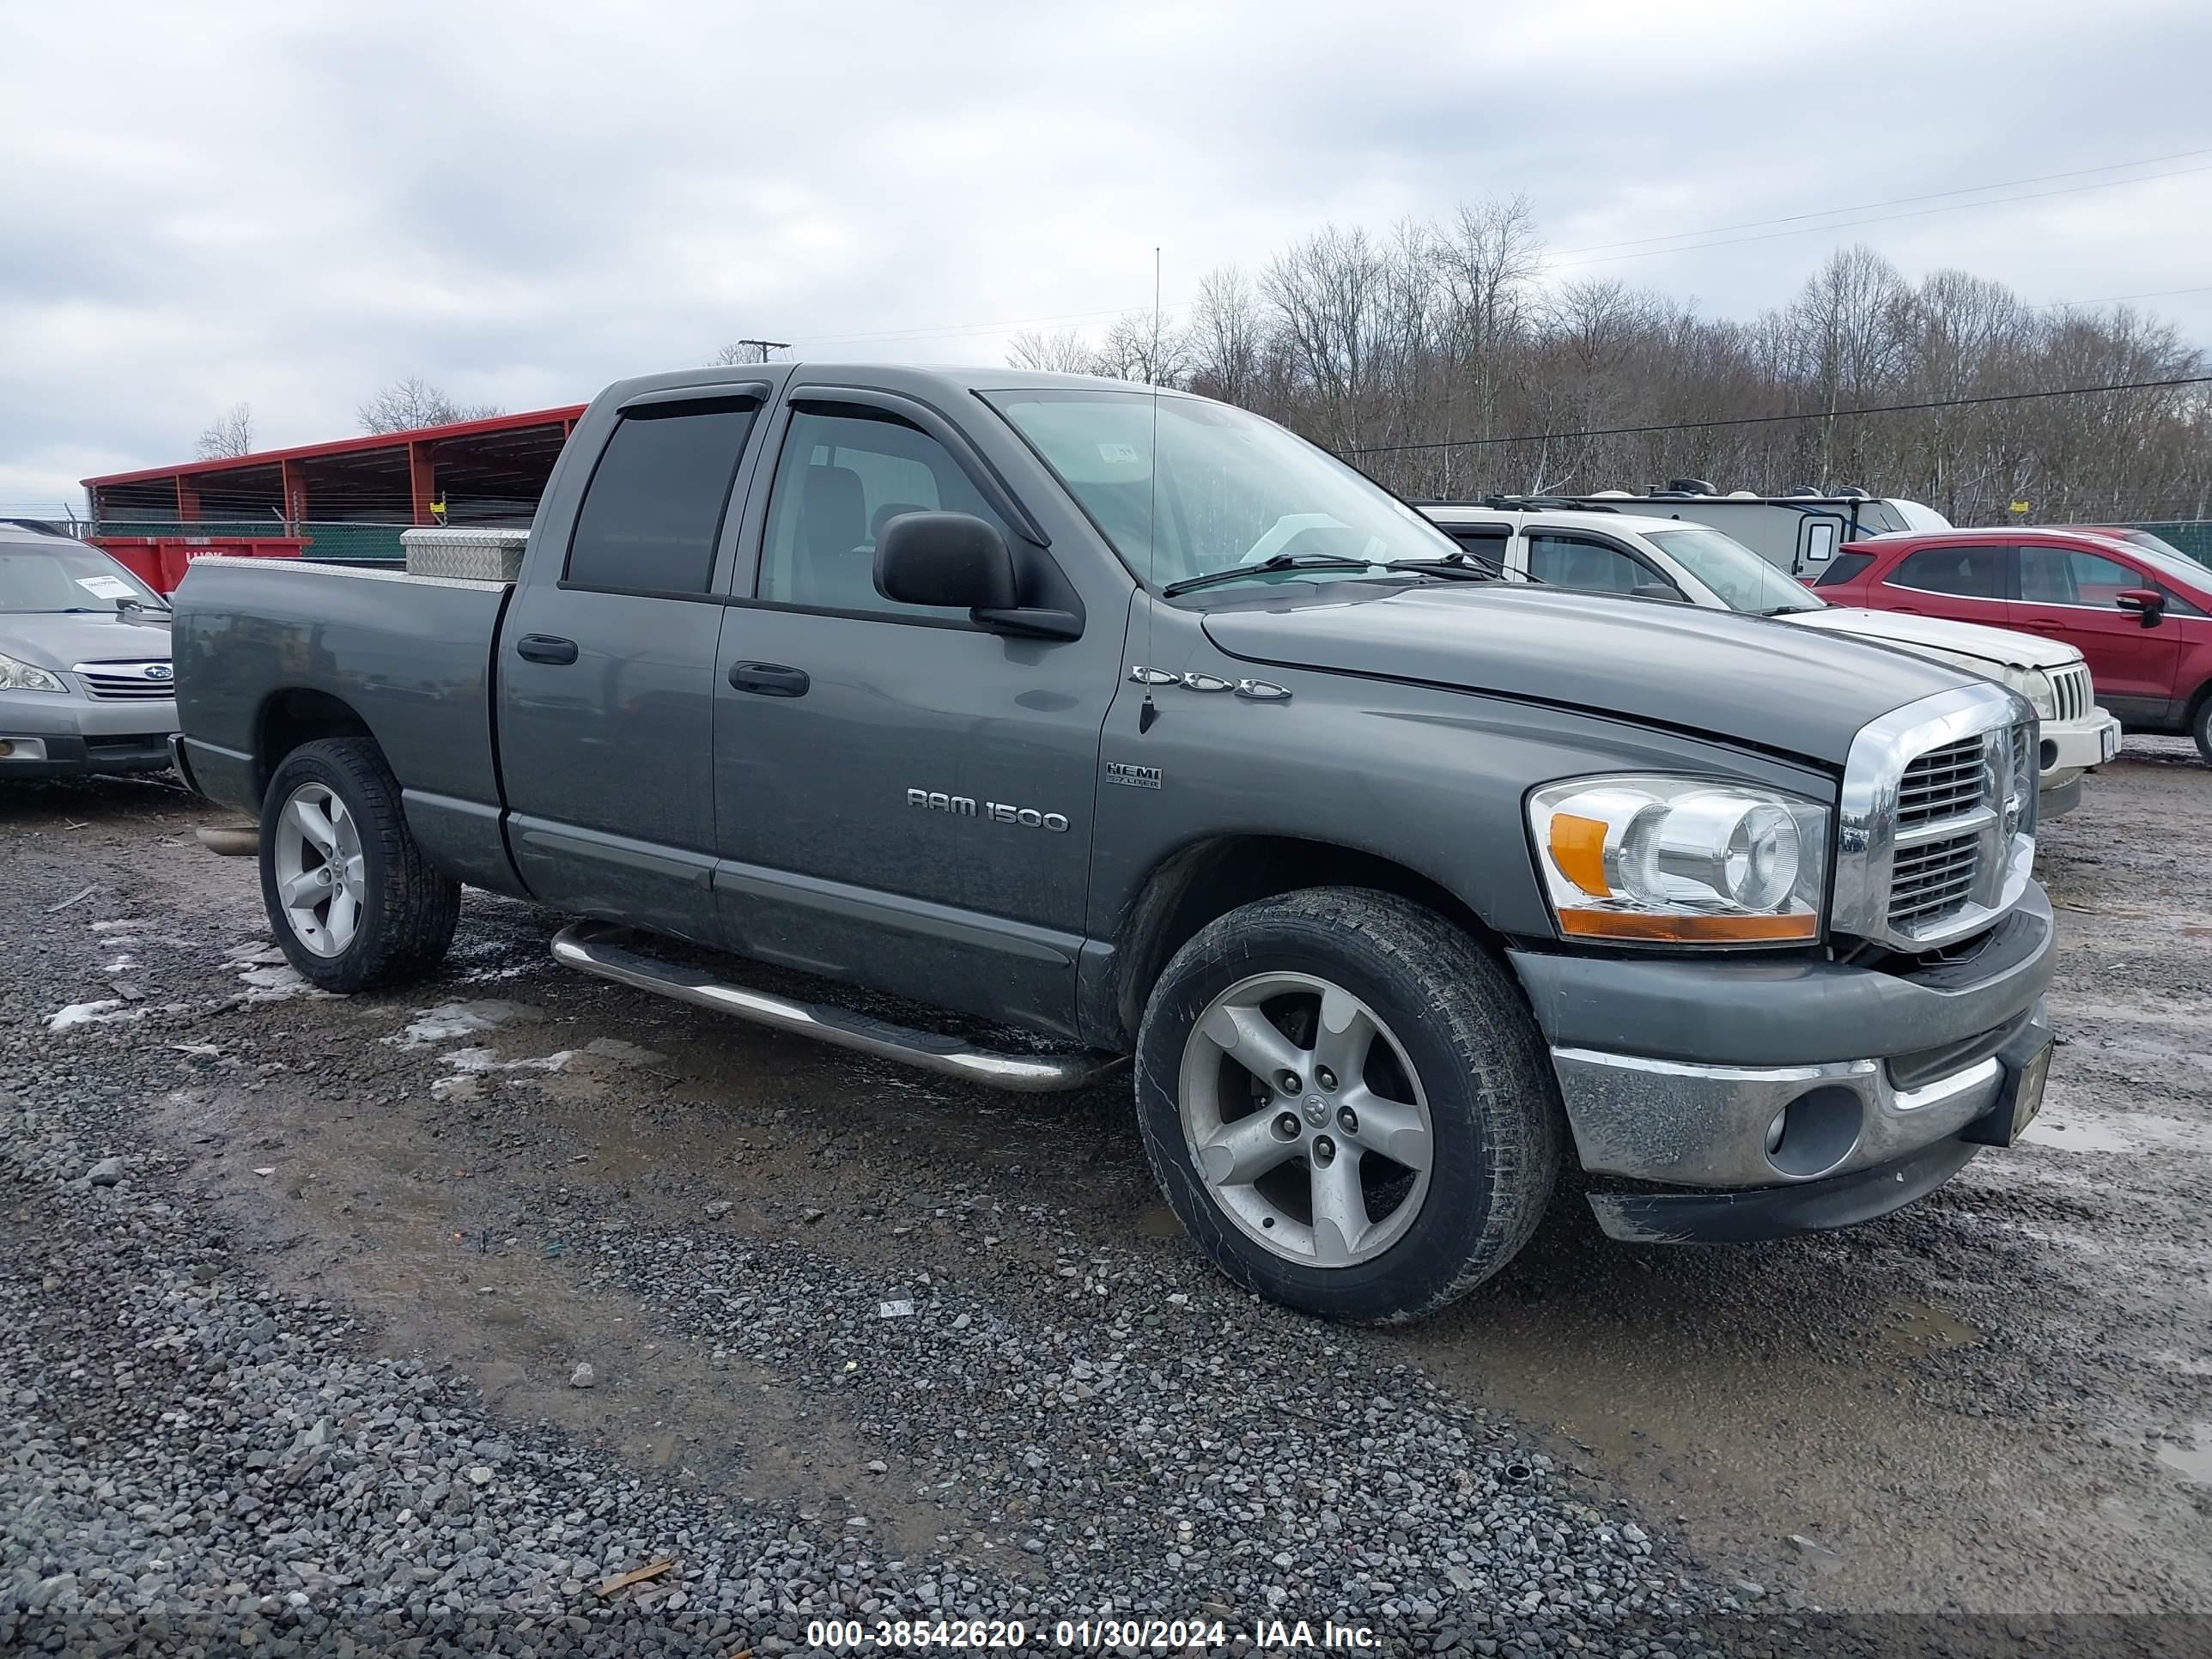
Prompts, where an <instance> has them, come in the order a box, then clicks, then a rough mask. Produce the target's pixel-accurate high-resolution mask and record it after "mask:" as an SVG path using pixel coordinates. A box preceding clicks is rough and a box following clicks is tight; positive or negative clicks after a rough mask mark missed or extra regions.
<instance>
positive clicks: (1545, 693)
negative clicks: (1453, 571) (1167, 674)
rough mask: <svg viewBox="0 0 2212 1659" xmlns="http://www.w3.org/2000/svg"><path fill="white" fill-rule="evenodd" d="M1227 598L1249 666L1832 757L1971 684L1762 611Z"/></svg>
mask: <svg viewBox="0 0 2212 1659" xmlns="http://www.w3.org/2000/svg"><path fill="white" fill-rule="evenodd" d="M1221 598H1222V600H1223V603H1221V604H1220V605H1218V607H1217V608H1215V609H1213V610H1211V611H1207V612H1206V618H1205V627H1206V635H1207V636H1208V637H1209V638H1210V639H1212V641H1213V642H1214V644H1216V645H1217V646H1218V647H1220V648H1221V649H1222V650H1223V651H1225V652H1227V653H1229V654H1230V655H1231V656H1232V657H1241V658H1243V659H1245V660H1246V661H1248V662H1255V663H1272V664H1279V665H1284V666H1290V667H1299V668H1317V669H1324V670H1333V671H1337V672H1340V673H1349V674H1370V675H1375V676H1377V677H1379V678H1389V679H1401V680H1418V681H1424V682H1426V683H1429V684H1437V685H1450V686H1457V687H1460V688H1462V689H1464V690H1469V691H1481V692H1490V693H1494V694H1496V695H1498V696H1508V697H1520V698H1526V699H1528V700H1530V701H1534V702H1547V703H1554V704H1559V705H1561V706H1565V707H1569V708H1584V709H1589V710H1593V711H1595V712H1598V713H1601V714H1615V715H1619V716H1620V717H1622V718H1623V719H1626V720H1644V721H1648V722H1652V723H1656V724H1658V725H1663V726H1674V727H1676V728H1678V729H1680V730H1682V731H1686V732H1702V733H1707V734H1710V735H1711V736H1715V737H1718V738H1723V739H1729V740H1733V741H1735V742H1738V743H1744V744H1753V745H1754V746H1756V747H1758V748H1761V749H1766V750H1774V751H1776V752H1778V753H1783V754H1790V755H1801V756H1804V757H1808V758H1811V759H1814V760H1817V761H1821V762H1825V763H1827V764H1830V765H1832V766H1841V765H1842V764H1843V763H1844V758H1845V757H1847V756H1848V755H1849V754H1850V746H1851V739H1852V738H1854V737H1856V736H1857V734H1858V731H1859V728H1860V727H1861V726H1864V725H1865V724H1866V723H1867V722H1868V721H1869V720H1872V719H1874V718H1875V716H1876V715H1878V714H1887V713H1888V712H1889V711H1890V710H1891V709H1893V708H1899V707H1900V706H1902V705H1903V704H1905V703H1908V702H1917V701H1918V700H1919V699H1920V698H1922V697H1926V696H1933V695H1935V694H1936V692H1939V691H1948V690H1953V689H1954V688H1955V687H1957V686H1960V685H1966V684H1973V683H1974V681H1973V679H1972V678H1971V677H1970V676H1968V675H1966V674H1965V673H1963V672H1962V671H1959V670H1956V669H1953V668H1948V667H1945V666H1942V665H1939V664H1936V663H1932V662H1927V661H1923V660H1916V659H1913V658H1911V657H1907V656H1904V655H1901V654H1900V653H1898V652H1896V651H1893V650H1887V649H1884V648H1882V647H1878V646H1873V645H1867V644H1862V643H1860V642H1859V641H1856V640H1850V639H1845V638H1833V637H1829V636H1826V635H1819V634H1809V635H1808V633H1807V632H1806V631H1805V630H1803V629H1795V628H1785V627H1784V626H1782V625H1781V624H1780V623H1772V622H1768V621H1765V620H1763V619H1761V618H1759V617H1739V616H1736V615H1735V614H1734V613H1733V612H1730V611H1701V610H1698V609H1696V608H1694V607H1692V606H1690V605H1667V604H1662V603H1660V602H1658V601H1656V600H1638V599H1614V598H1603V597H1599V596H1596V595H1592V594H1585V593H1571V592H1565V591H1563V590H1559V589H1553V588H1547V587H1531V586H1518V585H1516V586H1511V587H1507V586H1504V585H1502V584H1495V585H1494V584H1492V583H1487V582H1486V583H1482V584H1480V585H1477V584H1474V583H1467V584H1464V585H1462V584H1459V583H1454V584H1453V585H1451V586H1441V585H1440V586H1422V587H1381V586H1372V585H1370V584H1367V583H1364V582H1363V583H1352V582H1335V583H1330V584H1328V585H1327V586H1312V587H1301V589H1300V591H1298V592H1295V593H1293V592H1291V591H1290V589H1289V588H1288V587H1287V586H1286V587H1281V588H1277V589H1274V590H1273V591H1272V592H1266V593H1264V594H1255V595H1254V596H1253V597H1252V598H1251V599H1246V598H1244V597H1243V596H1242V595H1239V596H1237V597H1235V598H1231V597H1230V596H1229V595H1226V594H1225V595H1222V596H1221Z"/></svg>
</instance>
